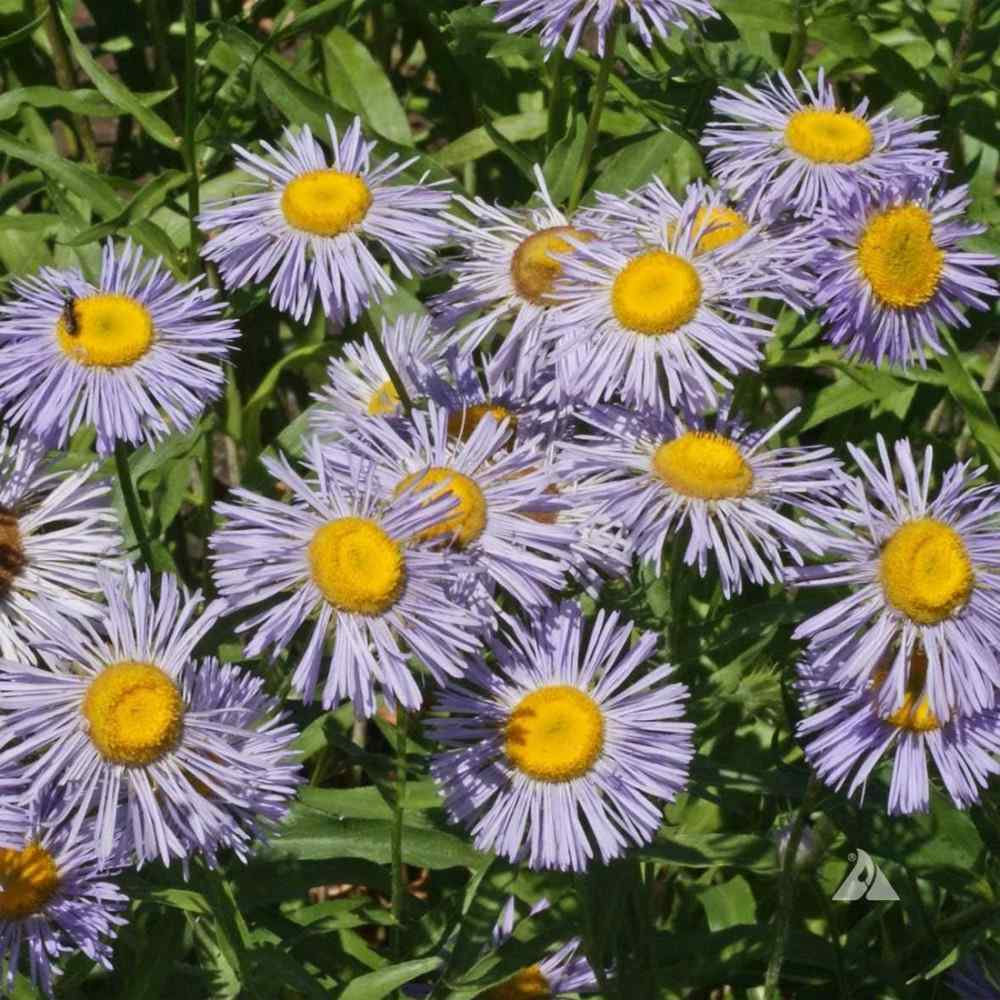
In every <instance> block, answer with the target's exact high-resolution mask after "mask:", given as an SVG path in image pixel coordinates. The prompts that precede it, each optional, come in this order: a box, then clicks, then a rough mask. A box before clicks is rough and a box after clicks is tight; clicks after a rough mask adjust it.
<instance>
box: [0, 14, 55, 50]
mask: <svg viewBox="0 0 1000 1000" xmlns="http://www.w3.org/2000/svg"><path fill="white" fill-rule="evenodd" d="M46 17H48V11H47V10H43V11H42V13H41V14H39V15H38V17H36V18H35V19H34V20H31V21H29V22H28V23H27V24H22V25H21V27H20V28H15V29H14V30H13V31H12V32H11V33H10V34H9V35H0V49H6V48H7V47H8V46H11V45H17V43H18V42H22V41H24V39H25V38H28V37H30V36H31V35H32V34H33V33H34V31H35V28H38V27H39V26H40V25H41V24H42V22H43V21H44V20H45V18H46Z"/></svg>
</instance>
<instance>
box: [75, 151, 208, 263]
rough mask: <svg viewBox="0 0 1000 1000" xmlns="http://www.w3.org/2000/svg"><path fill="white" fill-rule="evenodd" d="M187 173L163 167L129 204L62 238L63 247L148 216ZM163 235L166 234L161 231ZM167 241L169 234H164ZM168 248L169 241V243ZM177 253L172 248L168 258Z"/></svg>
mask: <svg viewBox="0 0 1000 1000" xmlns="http://www.w3.org/2000/svg"><path fill="white" fill-rule="evenodd" d="M187 180H188V175H187V174H186V173H184V172H183V171H180V170H166V171H164V172H163V173H161V174H159V175H158V176H156V177H154V178H153V179H152V180H150V181H147V182H146V183H145V184H144V185H143V186H142V187H141V188H140V189H139V191H138V192H136V194H135V195H133V196H132V198H131V200H130V201H129V203H128V204H127V205H126V206H125V207H124V208H123V209H122V210H121V211H120V212H118V214H117V215H114V216H112V217H111V218H110V219H108V220H107V221H105V222H100V223H98V224H97V225H96V226H91V227H90V228H89V229H85V230H84V231H83V232H82V233H78V234H77V235H76V236H74V237H73V238H72V239H68V240H63V241H62V242H63V243H64V244H65V245H66V246H70V247H79V246H83V245H84V244H85V243H96V242H98V241H100V240H103V239H104V237H105V236H110V235H111V234H112V233H116V232H118V230H119V229H122V228H124V227H125V226H128V225H130V224H131V223H133V222H134V221H136V220H137V219H143V218H147V217H148V216H150V215H151V214H152V213H153V212H154V211H155V210H156V209H157V208H159V207H160V205H162V204H163V202H164V201H166V198H167V195H168V194H169V193H170V192H171V191H173V190H175V189H176V188H179V187H180V186H181V185H182V184H186V183H187ZM164 236H165V237H166V234H164ZM166 238H167V239H168V240H169V237H166ZM171 247H173V244H172V243H171ZM176 256H177V250H176V248H174V249H173V253H172V254H171V257H176Z"/></svg>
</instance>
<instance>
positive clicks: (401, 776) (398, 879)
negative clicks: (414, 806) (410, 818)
mask: <svg viewBox="0 0 1000 1000" xmlns="http://www.w3.org/2000/svg"><path fill="white" fill-rule="evenodd" d="M408 721H409V719H408V717H407V714H406V709H405V708H403V706H402V705H399V704H397V705H396V794H395V796H394V797H393V802H392V842H391V844H390V852H391V862H390V863H391V865H392V917H393V920H394V921H395V923H394V925H393V928H392V954H393V960H394V961H396V962H398V961H400V959H401V958H402V956H403V951H402V946H403V927H402V923H403V902H404V899H405V895H406V878H405V873H404V871H403V802H404V800H405V798H406V730H407V723H408Z"/></svg>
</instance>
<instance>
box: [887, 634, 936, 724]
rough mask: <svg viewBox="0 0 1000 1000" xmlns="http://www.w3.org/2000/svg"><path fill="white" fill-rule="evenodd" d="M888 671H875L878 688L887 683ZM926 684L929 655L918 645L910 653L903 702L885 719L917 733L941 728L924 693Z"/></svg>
mask: <svg viewBox="0 0 1000 1000" xmlns="http://www.w3.org/2000/svg"><path fill="white" fill-rule="evenodd" d="M887 673H888V672H887V671H886V670H885V669H879V670H877V671H876V672H875V676H874V677H873V679H872V680H873V684H874V687H875V689H876V690H878V689H879V688H880V687H881V686H882V685H883V684H884V683H885V678H886V676H887ZM926 686H927V656H926V655H925V654H924V651H923V650H922V649H921V648H920V647H919V646H917V647H916V648H915V649H914V650H913V653H912V654H911V655H910V665H909V670H908V672H907V675H906V693H905V694H904V695H903V703H902V705H900V706H899V708H897V709H896V711H895V712H893V713H892V714H891V715H889V716H888V717H887V718H886V720H885V721H886V722H888V723H889V724H890V725H893V726H896V727H897V728H898V729H910V730H912V731H913V732H917V733H927V732H930V731H931V730H932V729H940V728H941V722H940V721H939V720H938V718H937V716H936V715H935V714H934V713H933V712H932V711H931V707H930V703H929V702H928V700H927V695H926V694H925V693H924V689H925V687H926Z"/></svg>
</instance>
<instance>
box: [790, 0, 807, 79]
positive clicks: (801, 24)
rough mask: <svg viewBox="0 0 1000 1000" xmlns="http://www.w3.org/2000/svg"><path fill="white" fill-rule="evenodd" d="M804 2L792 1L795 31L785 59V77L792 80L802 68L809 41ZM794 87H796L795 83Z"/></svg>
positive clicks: (800, 0) (799, 0) (801, 0)
mask: <svg viewBox="0 0 1000 1000" xmlns="http://www.w3.org/2000/svg"><path fill="white" fill-rule="evenodd" d="M803 2H804V0H792V14H793V16H794V17H795V30H794V31H793V32H792V36H791V38H790V39H789V40H788V55H787V56H786V57H785V76H787V77H788V78H789V80H791V78H792V77H793V76H795V74H796V73H798V71H799V69H800V67H801V66H802V57H803V56H804V55H805V53H806V42H807V41H808V40H809V35H808V32H807V31H806V18H805V14H804V13H803V11H802V4H803ZM792 86H795V84H794V83H793V84H792Z"/></svg>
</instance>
